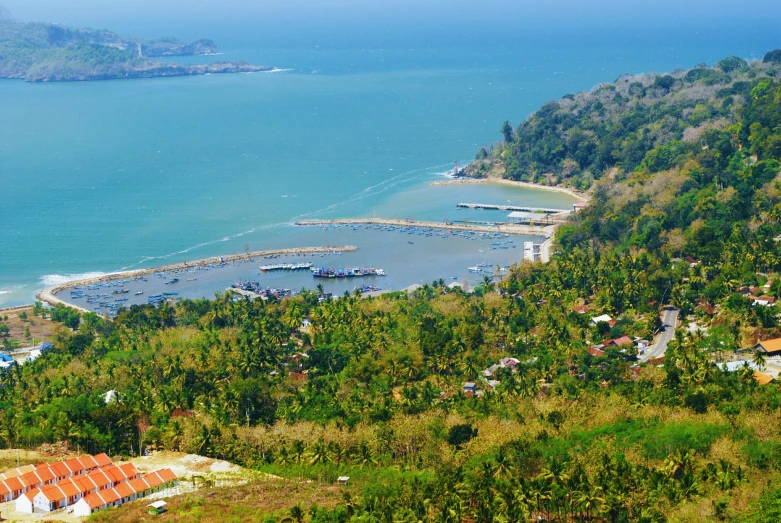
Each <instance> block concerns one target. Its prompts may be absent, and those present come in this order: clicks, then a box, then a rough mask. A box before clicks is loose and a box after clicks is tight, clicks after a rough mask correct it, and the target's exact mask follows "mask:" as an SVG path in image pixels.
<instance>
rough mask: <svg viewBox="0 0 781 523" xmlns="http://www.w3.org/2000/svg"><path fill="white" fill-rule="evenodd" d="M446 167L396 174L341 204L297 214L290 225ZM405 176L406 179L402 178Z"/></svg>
mask: <svg viewBox="0 0 781 523" xmlns="http://www.w3.org/2000/svg"><path fill="white" fill-rule="evenodd" d="M447 165H450V164H447V163H446V164H440V165H432V166H431V167H424V168H422V169H413V170H412V171H407V172H405V173H401V174H397V175H396V176H391V177H390V178H388V179H387V180H383V181H381V182H380V183H377V184H374V185H371V186H369V187H366V188H365V189H363V190H362V191H361V192H357V193H355V194H353V195H352V196H350V197H349V198H347V199H346V200H343V201H341V202H337V203H334V204H331V205H329V206H328V207H323V208H322V209H318V210H316V211H312V212H307V213H303V214H299V215H298V216H294V217H293V218H292V219H291V223H292V222H296V221H298V220H302V219H304V218H311V217H313V216H317V215H319V214H330V213H332V212H333V211H335V210H336V209H338V208H339V207H343V206H345V205H347V204H350V203H353V202H356V201H358V200H363V199H364V198H368V197H369V196H375V195H377V194H381V193H383V192H385V191H387V190H388V189H390V188H392V187H395V186H397V185H398V184H400V183H404V182H408V181H411V180H414V179H416V178H418V177H419V173H424V172H425V173H428V172H430V171H431V170H432V169H441V168H442V167H445V166H447ZM410 175H415V176H410ZM405 176H406V177H407V178H404V177H405ZM401 178H403V179H401Z"/></svg>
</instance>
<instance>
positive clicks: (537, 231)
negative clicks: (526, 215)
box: [296, 218, 556, 238]
mask: <svg viewBox="0 0 781 523" xmlns="http://www.w3.org/2000/svg"><path fill="white" fill-rule="evenodd" d="M369 224H372V225H395V226H397V227H421V228H430V229H447V230H451V231H472V232H489V233H493V232H500V233H505V234H518V235H522V236H542V237H544V238H550V237H551V236H553V233H554V232H555V231H556V225H521V224H514V223H500V224H495V225H467V224H465V223H453V222H419V221H413V220H389V219H387V218H350V219H347V218H345V219H337V220H302V221H299V222H296V225H302V226H326V225H369Z"/></svg>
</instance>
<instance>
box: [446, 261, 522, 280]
mask: <svg viewBox="0 0 781 523" xmlns="http://www.w3.org/2000/svg"><path fill="white" fill-rule="evenodd" d="M493 267H497V266H496V265H492V264H490V263H478V264H477V265H475V266H473V267H469V268H468V270H469V272H471V273H472V274H479V275H481V276H494V275H495V274H496V273H497V272H507V271H509V270H510V266H509V265H505V266H503V267H498V268H497V270H495V271H494V270H493ZM453 279H455V277H454V278H453Z"/></svg>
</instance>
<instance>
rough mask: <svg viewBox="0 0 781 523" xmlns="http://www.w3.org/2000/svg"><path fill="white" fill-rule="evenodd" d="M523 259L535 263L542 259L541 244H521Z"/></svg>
mask: <svg viewBox="0 0 781 523" xmlns="http://www.w3.org/2000/svg"><path fill="white" fill-rule="evenodd" d="M523 259H524V260H528V261H532V262H536V261H540V260H541V259H542V244H540V243H534V242H523Z"/></svg>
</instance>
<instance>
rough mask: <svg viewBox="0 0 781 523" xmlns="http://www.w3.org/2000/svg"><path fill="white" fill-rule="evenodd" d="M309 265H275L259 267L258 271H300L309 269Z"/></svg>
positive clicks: (310, 265)
mask: <svg viewBox="0 0 781 523" xmlns="http://www.w3.org/2000/svg"><path fill="white" fill-rule="evenodd" d="M311 268H312V264H311V263H277V264H274V265H261V266H260V270H261V271H263V272H269V271H300V270H304V269H311Z"/></svg>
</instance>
